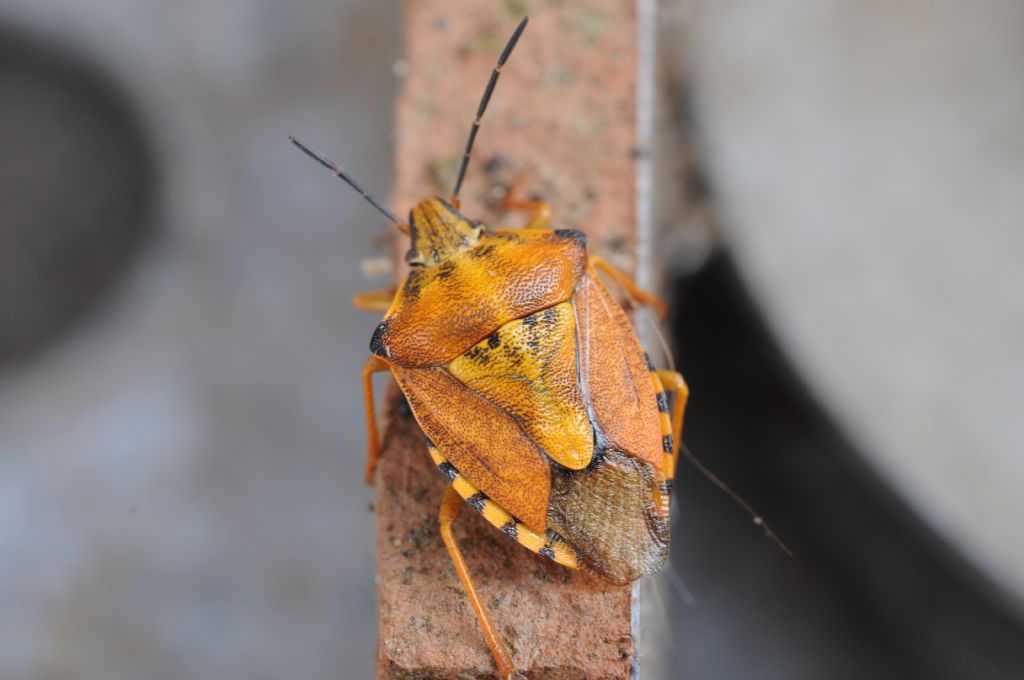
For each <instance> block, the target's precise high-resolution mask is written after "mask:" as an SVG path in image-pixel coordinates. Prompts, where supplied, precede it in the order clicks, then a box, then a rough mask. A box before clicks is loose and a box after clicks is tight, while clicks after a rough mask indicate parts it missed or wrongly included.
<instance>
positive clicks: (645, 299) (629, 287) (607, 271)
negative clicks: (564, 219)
mask: <svg viewBox="0 0 1024 680" xmlns="http://www.w3.org/2000/svg"><path fill="white" fill-rule="evenodd" d="M590 264H592V265H594V268H595V269H600V270H601V272H602V273H604V275H605V276H607V277H608V278H610V279H612V280H613V281H615V283H617V284H619V285H620V286H622V287H623V288H625V289H626V292H627V293H629V296H630V297H631V298H633V299H634V300H635V301H637V302H639V303H640V304H644V305H647V306H648V307H651V308H653V309H654V311H656V312H657V313H658V316H660V317H661V318H662V319H664V318H666V317H667V316H668V307H666V306H665V303H664V302H662V301H661V298H659V297H658V296H657V295H655V294H654V293H649V292H647V291H646V290H644V289H643V288H641V287H640V286H638V285H636V282H635V281H633V279H631V278H629V277H628V276H626V275H625V274H623V273H622V272H620V271H619V270H618V269H616V268H615V267H613V266H612V265H610V264H608V262H606V261H605V259H604V258H602V257H601V256H599V255H591V256H590Z"/></svg>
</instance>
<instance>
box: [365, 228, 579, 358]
mask: <svg viewBox="0 0 1024 680" xmlns="http://www.w3.org/2000/svg"><path fill="white" fill-rule="evenodd" d="M586 258H587V255H586V249H585V247H584V246H583V244H582V243H581V242H580V241H579V240H578V239H576V238H573V237H571V236H564V235H560V234H559V233H558V232H551V233H549V234H546V235H544V236H541V237H539V238H538V237H532V238H531V237H527V236H520V235H516V234H485V235H484V236H483V237H482V238H481V239H480V242H479V243H478V244H477V245H475V246H474V247H472V248H469V249H467V250H465V251H463V252H460V253H457V254H456V255H453V256H452V257H450V258H448V259H447V260H445V261H443V262H441V263H439V264H437V265H434V266H432V267H427V268H423V269H413V270H412V271H411V272H410V273H409V276H408V277H407V278H406V280H405V285H404V286H403V287H402V288H401V289H400V290H399V291H398V294H397V295H396V296H395V301H394V303H393V304H392V306H391V309H390V310H389V311H388V313H387V315H386V316H385V317H384V321H383V322H382V323H381V324H380V325H379V326H378V327H377V331H376V332H375V333H374V336H373V340H372V341H371V343H370V348H371V350H372V351H373V352H374V353H375V354H378V355H379V356H382V357H384V358H385V359H387V361H388V363H390V364H392V365H399V366H406V367H426V366H443V365H447V364H448V363H449V362H450V361H452V360H453V359H455V358H456V357H458V356H460V355H461V354H463V353H465V352H466V351H467V350H468V349H469V348H470V347H472V346H473V345H475V344H476V343H478V342H480V341H481V340H483V339H484V338H486V337H487V336H489V335H490V334H491V333H493V332H494V331H495V330H497V329H498V328H500V327H501V326H502V325H503V324H505V323H507V322H509V321H512V320H515V319H521V318H523V317H525V316H528V315H530V314H534V313H536V312H538V311H541V310H544V309H546V308H548V307H551V306H552V305H556V304H559V303H562V302H566V301H568V300H569V298H570V297H571V296H572V294H573V291H574V290H575V289H576V284H577V282H578V281H579V280H580V277H581V276H582V275H583V272H584V270H585V268H586V261H587V259H586Z"/></svg>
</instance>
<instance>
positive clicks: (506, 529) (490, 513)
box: [426, 439, 581, 569]
mask: <svg viewBox="0 0 1024 680" xmlns="http://www.w3.org/2000/svg"><path fill="white" fill-rule="evenodd" d="M426 444H427V451H429V452H430V457H431V458H432V459H433V461H434V464H435V465H437V469H438V470H440V471H441V474H442V475H444V477H445V479H447V480H448V482H449V483H450V484H451V485H452V487H453V488H454V489H455V491H456V492H457V493H458V494H459V495H460V496H462V498H463V499H465V501H466V503H468V504H469V505H470V506H471V507H472V508H473V509H474V510H476V511H477V512H479V513H480V514H481V515H483V516H484V519H486V520H487V521H488V522H490V523H491V524H493V525H494V526H496V527H498V529H500V530H501V531H502V533H504V534H505V535H506V536H508V537H509V538H511V539H512V540H513V541H515V542H516V543H518V544H519V545H521V546H523V547H524V548H526V549H527V550H530V551H532V552H535V553H537V554H538V555H543V556H544V557H547V558H548V559H550V560H553V561H554V562H556V563H558V564H560V565H562V566H563V567H569V568H570V569H578V568H579V567H580V561H581V560H580V555H579V553H577V551H576V549H575V548H573V546H572V545H570V544H569V542H568V541H566V540H565V539H564V538H562V537H561V536H559V535H558V534H556V533H554V532H553V531H548V532H546V534H545V535H544V536H541V535H540V534H538V533H537V532H536V531H534V530H532V529H530V528H528V527H527V526H526V525H524V524H523V523H522V522H520V521H519V520H517V519H516V518H515V517H513V516H512V515H511V514H509V512H508V511H507V510H505V509H504V508H503V507H501V506H500V505H498V504H497V503H495V502H494V501H493V500H491V499H490V498H488V497H487V494H485V493H483V492H482V491H480V490H479V489H477V488H476V487H475V486H473V485H472V484H471V483H470V482H469V481H468V480H467V479H466V478H465V477H463V476H462V475H461V474H460V473H459V471H458V469H456V467H455V466H454V465H452V464H451V463H449V462H448V460H447V459H446V458H445V457H444V456H443V455H441V452H440V451H439V450H438V449H437V447H436V446H434V444H433V442H431V441H430V440H429V439H427V440H426Z"/></svg>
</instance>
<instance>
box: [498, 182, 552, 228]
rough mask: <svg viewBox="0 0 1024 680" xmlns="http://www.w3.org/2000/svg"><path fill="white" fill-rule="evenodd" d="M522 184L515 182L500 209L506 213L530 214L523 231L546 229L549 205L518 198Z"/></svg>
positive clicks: (549, 220)
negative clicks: (521, 212)
mask: <svg viewBox="0 0 1024 680" xmlns="http://www.w3.org/2000/svg"><path fill="white" fill-rule="evenodd" d="M521 186H522V182H516V183H515V184H513V185H512V188H511V189H509V191H508V195H507V196H506V197H505V200H504V201H502V203H501V207H502V209H503V210H506V211H524V212H529V213H530V219H529V221H527V223H526V225H525V226H524V227H523V229H546V228H547V226H548V224H549V223H550V222H551V205H550V204H549V203H548V202H547V201H524V200H521V199H520V198H518V195H519V193H520V191H521Z"/></svg>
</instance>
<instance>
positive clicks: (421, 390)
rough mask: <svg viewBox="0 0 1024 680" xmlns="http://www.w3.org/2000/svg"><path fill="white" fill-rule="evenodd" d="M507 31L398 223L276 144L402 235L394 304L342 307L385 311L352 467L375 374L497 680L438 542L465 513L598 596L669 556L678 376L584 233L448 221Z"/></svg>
mask: <svg viewBox="0 0 1024 680" xmlns="http://www.w3.org/2000/svg"><path fill="white" fill-rule="evenodd" d="M526 23H527V19H523V20H522V22H521V23H520V24H519V26H518V27H517V28H516V30H515V32H514V33H513V34H512V37H511V38H510V39H509V41H508V43H507V45H506V46H505V48H504V50H503V51H502V53H501V56H500V58H499V59H498V64H497V66H496V67H495V69H494V71H493V72H492V73H491V77H490V80H489V81H488V83H487V87H486V89H485V91H484V95H483V97H482V98H481V101H480V105H479V107H478V110H477V114H476V118H475V120H474V122H473V125H472V128H471V130H470V134H469V138H468V140H467V143H466V149H465V154H464V156H463V159H462V164H461V166H460V168H459V173H458V177H457V179H456V182H455V187H454V189H453V191H452V195H451V197H450V198H449V200H447V201H445V200H443V199H440V198H427V199H424V200H422V201H420V202H419V203H418V204H417V205H416V206H414V207H413V209H412V210H411V211H410V213H409V219H408V222H399V220H398V219H397V217H395V215H393V214H392V213H391V212H390V211H389V210H387V208H385V207H383V206H382V205H381V204H380V203H378V202H377V200H376V199H374V198H373V197H372V196H371V195H370V194H368V193H367V192H366V191H364V190H363V189H362V187H360V186H359V184H358V183H356V182H355V181H354V180H353V179H352V178H351V177H350V176H349V175H348V174H347V173H346V172H345V171H344V170H342V169H341V168H340V167H338V166H337V165H335V164H334V163H332V162H331V161H329V160H327V159H326V158H324V157H323V156H321V155H320V154H318V153H317V152H315V151H313V150H312V149H310V148H309V147H308V146H306V145H305V144H304V143H302V142H300V141H299V140H297V139H296V138H294V137H292V138H291V139H292V142H294V143H295V144H296V145H297V146H298V147H299V148H300V149H302V150H303V151H304V152H306V153H307V154H309V155H310V156H312V157H313V158H315V159H316V160H317V161H319V162H320V163H322V164H323V165H325V166H327V167H328V168H330V169H331V170H332V171H333V172H334V173H335V174H336V175H337V176H338V177H340V178H341V179H342V180H344V181H345V182H347V183H348V184H349V185H350V186H352V187H353V188H354V189H355V190H356V191H357V192H359V193H360V194H361V195H362V196H363V197H364V198H365V199H366V200H367V201H368V202H369V203H370V204H371V205H373V206H374V208H376V209H377V210H378V211H379V212H381V213H382V214H384V215H385V216H386V217H387V218H388V219H389V220H391V221H392V222H393V223H394V224H396V225H397V226H398V227H399V229H400V230H401V231H402V232H403V233H405V234H407V235H408V236H409V238H410V248H409V251H408V253H407V254H406V262H408V264H409V265H410V272H409V274H408V275H407V276H406V278H405V280H404V282H403V283H402V285H401V286H399V287H398V289H397V291H390V290H389V291H381V292H371V293H363V294H360V295H357V296H355V298H354V302H355V304H356V306H357V307H359V308H361V309H367V310H380V311H385V312H386V313H385V316H384V319H383V320H382V321H381V323H380V324H379V325H378V326H377V328H376V330H375V331H374V333H373V337H372V339H371V340H370V351H371V352H372V354H371V356H370V358H369V359H368V360H367V362H366V365H365V367H364V368H363V372H362V378H363V389H364V393H365V397H366V415H367V429H368V431H369V457H368V461H367V467H366V478H367V481H371V480H372V479H373V476H374V470H375V467H376V463H377V459H378V456H379V453H380V440H379V437H378V432H377V420H376V416H375V412H374V397H373V383H372V376H373V374H374V373H377V372H381V371H390V372H391V374H392V375H393V376H394V378H395V380H396V381H397V382H398V385H399V387H400V388H401V390H402V392H403V393H404V394H405V397H406V399H407V401H408V403H409V406H410V408H411V410H412V413H413V415H414V416H415V418H416V421H417V422H418V424H419V426H420V428H421V429H422V430H423V433H424V435H425V437H426V441H427V448H428V451H429V453H430V456H431V458H432V459H433V461H434V463H435V464H436V465H437V467H438V469H439V470H440V472H441V474H442V475H443V476H444V477H445V479H446V480H447V481H448V486H447V488H446V491H445V495H444V499H443V500H442V502H441V508H440V533H441V537H442V539H443V541H444V544H445V547H446V548H447V549H448V552H449V554H450V555H451V558H452V562H453V563H454V565H455V569H456V571H457V573H458V575H459V578H460V580H461V581H462V584H463V587H464V588H465V590H466V594H467V596H468V598H469V600H470V603H471V604H472V606H473V609H474V611H475V612H476V615H477V618H478V619H479V621H480V624H481V626H482V627H483V632H484V636H485V637H486V640H487V643H488V645H489V646H490V649H491V651H492V653H493V654H494V658H495V660H496V662H497V665H498V667H499V670H500V672H501V677H502V678H512V677H520V676H519V675H518V672H517V671H516V669H515V667H514V665H513V663H512V659H511V656H510V655H509V653H508V651H507V649H506V647H505V645H504V643H503V642H502V640H501V639H500V638H499V637H498V635H497V633H496V629H495V627H494V625H493V624H492V623H491V620H490V617H489V615H488V613H487V611H486V609H485V608H484V606H483V603H482V601H481V599H480V597H479V596H478V594H477V590H476V588H475V586H474V584H473V579H472V576H471V574H470V571H469V569H468V568H467V566H466V563H465V561H464V559H463V557H462V553H461V551H460V549H459V547H458V545H457V543H456V541H455V538H454V536H453V534H452V523H453V522H454V521H455V520H456V518H457V517H458V515H459V512H460V510H461V508H462V503H463V501H465V502H466V503H468V504H469V505H470V506H471V507H472V508H474V509H475V510H477V511H478V512H480V513H481V514H482V515H483V516H484V518H485V519H486V520H487V521H489V522H490V523H491V524H493V525H494V526H495V527H497V528H498V529H499V530H501V531H502V532H504V533H505V534H506V535H507V536H508V537H509V538H511V539H512V540H514V541H516V542H518V543H519V544H521V545H523V546H524V547H526V548H527V549H529V550H531V551H533V552H535V553H538V554H540V555H542V556H544V557H545V558H547V559H550V560H553V561H555V562H557V563H558V564H560V565H563V566H565V567H568V568H570V569H578V568H584V569H590V570H592V571H594V572H596V573H597V574H599V575H600V576H602V577H604V578H606V579H608V580H609V581H612V582H615V583H628V582H631V581H634V580H636V579H638V578H640V577H641V576H645V575H648V574H651V573H654V572H655V571H657V570H658V569H660V568H661V567H662V565H663V564H664V563H665V560H666V558H667V556H668V546H669V526H668V522H669V500H670V497H671V490H672V480H673V477H674V475H675V468H676V458H677V454H678V452H679V439H680V432H681V429H682V423H683V410H684V408H685V406H686V398H687V389H686V384H685V383H684V381H683V378H682V376H681V375H680V374H679V373H676V372H673V371H660V370H657V369H656V368H655V367H654V366H653V365H652V363H651V361H650V359H649V358H648V357H647V354H646V353H645V352H644V350H643V348H642V347H641V346H640V342H639V341H638V339H637V337H636V333H635V331H634V330H633V327H632V325H631V324H630V321H629V319H628V317H627V316H626V314H625V313H624V312H623V311H622V309H621V308H620V307H619V305H618V303H617V302H616V301H615V299H614V298H613V297H612V296H611V295H610V294H609V292H608V290H607V288H606V287H605V285H604V283H602V280H601V278H600V276H599V275H598V272H600V273H601V274H604V275H605V276H607V277H608V278H610V279H612V280H614V281H615V282H616V283H617V284H619V285H620V286H622V288H624V289H625V290H626V291H627V292H628V293H629V294H630V295H631V296H632V298H633V299H634V300H635V301H637V302H640V303H643V304H648V305H650V306H652V307H654V308H655V309H656V310H658V311H659V312H660V313H661V314H662V315H664V314H665V307H664V305H663V304H662V303H661V301H660V300H658V299H657V298H656V297H654V296H652V295H650V294H649V293H646V292H644V291H642V290H640V289H639V288H638V287H637V286H636V285H635V284H634V283H633V281H632V280H630V279H629V278H628V277H626V276H625V275H624V274H622V273H620V272H619V271H617V270H615V269H614V268H612V267H611V266H610V265H609V264H608V263H606V262H605V261H604V260H602V259H601V258H600V257H597V256H595V255H592V254H590V253H589V252H588V249H587V242H586V237H585V236H584V234H582V233H581V232H578V231H574V230H565V229H552V228H549V226H548V222H549V219H550V218H549V215H550V212H551V211H550V208H549V206H548V205H547V204H546V203H544V202H542V201H520V200H517V199H515V198H512V197H509V199H507V200H506V203H505V205H506V208H508V209H510V210H526V211H530V213H531V216H530V219H529V221H528V223H527V225H526V227H525V228H522V229H494V230H492V229H488V228H487V227H485V226H484V225H482V224H481V223H479V222H475V221H473V220H470V219H469V218H467V217H465V216H464V215H463V214H462V213H461V212H460V211H459V207H460V206H459V198H458V197H459V190H460V188H461V186H462V181H463V179H464V177H465V173H466V169H467V167H468V163H469V158H470V154H471V152H472V149H473V142H474V140H475V138H476V134H477V131H478V130H479V127H480V121H481V118H482V116H483V114H484V112H485V110H486V109H487V104H488V102H489V101H490V98H491V94H492V93H493V91H494V87H495V85H496V83H497V81H498V78H499V76H500V74H501V69H502V67H503V66H504V64H505V62H506V60H507V59H508V57H509V55H510V54H511V52H512V50H513V48H514V47H515V45H516V42H517V41H518V40H519V37H520V35H521V34H522V32H523V30H524V29H525V28H526Z"/></svg>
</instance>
